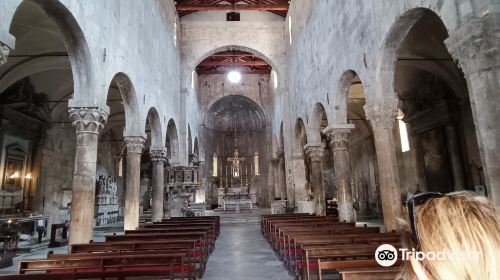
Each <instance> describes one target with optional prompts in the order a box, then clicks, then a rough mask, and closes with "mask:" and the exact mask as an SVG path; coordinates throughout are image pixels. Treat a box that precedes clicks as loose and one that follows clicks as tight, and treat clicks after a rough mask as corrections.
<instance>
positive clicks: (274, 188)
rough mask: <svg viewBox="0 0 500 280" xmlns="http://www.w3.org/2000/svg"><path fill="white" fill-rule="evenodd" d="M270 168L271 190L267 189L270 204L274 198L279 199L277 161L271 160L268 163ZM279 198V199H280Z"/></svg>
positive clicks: (275, 159)
mask: <svg viewBox="0 0 500 280" xmlns="http://www.w3.org/2000/svg"><path fill="white" fill-rule="evenodd" d="M270 166H271V177H272V178H271V180H270V181H271V188H270V189H269V198H270V199H271V202H272V201H274V199H275V198H278V197H280V194H279V185H278V184H279V182H278V159H277V158H272V159H271V161H270ZM280 198H281V197H280Z"/></svg>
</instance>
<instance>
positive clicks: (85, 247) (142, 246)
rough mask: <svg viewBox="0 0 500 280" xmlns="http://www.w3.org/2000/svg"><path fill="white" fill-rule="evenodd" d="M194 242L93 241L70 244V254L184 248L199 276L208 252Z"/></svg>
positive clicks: (173, 240)
mask: <svg viewBox="0 0 500 280" xmlns="http://www.w3.org/2000/svg"><path fill="white" fill-rule="evenodd" d="M196 244H197V240H195V239H191V240H188V239H168V240H154V241H150V242H136V241H125V242H93V243H89V244H73V245H72V246H71V254H86V253H94V254H95V253H109V252H112V253H115V254H127V253H129V252H143V253H145V252H153V253H157V251H166V250H186V251H187V256H188V257H190V258H194V259H195V260H198V261H195V266H196V269H197V271H198V275H199V277H200V278H201V277H202V276H203V274H204V272H205V269H206V262H207V259H208V254H207V252H206V251H205V250H204V249H203V248H201V247H198V246H196ZM50 256H51V255H48V258H50ZM52 256H54V255H52ZM63 256H65V255H63Z"/></svg>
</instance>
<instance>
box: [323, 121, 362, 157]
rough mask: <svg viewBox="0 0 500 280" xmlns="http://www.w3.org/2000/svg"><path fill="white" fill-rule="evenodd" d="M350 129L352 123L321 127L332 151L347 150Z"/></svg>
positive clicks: (352, 126) (352, 127)
mask: <svg viewBox="0 0 500 280" xmlns="http://www.w3.org/2000/svg"><path fill="white" fill-rule="evenodd" d="M352 129H354V125H352V124H337V125H330V126H328V127H326V128H325V129H323V133H324V134H326V135H327V136H328V139H329V140H330V144H331V146H332V149H333V150H334V151H337V150H347V148H348V147H349V141H350V138H351V130H352Z"/></svg>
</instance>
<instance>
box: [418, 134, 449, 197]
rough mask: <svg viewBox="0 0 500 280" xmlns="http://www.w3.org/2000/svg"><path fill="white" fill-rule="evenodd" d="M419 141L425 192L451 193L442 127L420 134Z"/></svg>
mask: <svg viewBox="0 0 500 280" xmlns="http://www.w3.org/2000/svg"><path fill="white" fill-rule="evenodd" d="M420 140H421V144H422V156H423V163H424V172H425V179H426V182H427V190H428V191H438V192H449V191H452V190H453V186H452V182H451V178H452V177H451V172H450V165H449V160H448V152H447V146H446V136H445V133H444V129H443V127H442V126H439V127H436V128H433V129H430V130H427V131H425V132H422V133H421V134H420Z"/></svg>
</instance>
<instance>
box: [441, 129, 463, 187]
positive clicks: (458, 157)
mask: <svg viewBox="0 0 500 280" xmlns="http://www.w3.org/2000/svg"><path fill="white" fill-rule="evenodd" d="M445 131H446V144H447V146H448V156H449V158H450V163H451V166H450V167H451V172H452V176H453V187H454V190H455V191H460V190H463V189H464V187H465V179H464V169H463V165H462V150H461V149H460V145H459V143H458V138H457V133H456V131H455V125H454V124H448V125H446V127H445Z"/></svg>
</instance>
